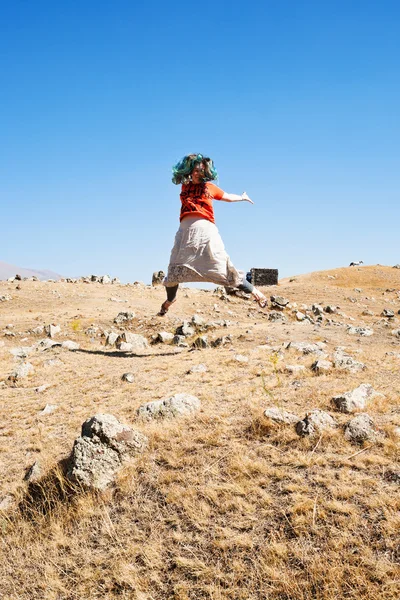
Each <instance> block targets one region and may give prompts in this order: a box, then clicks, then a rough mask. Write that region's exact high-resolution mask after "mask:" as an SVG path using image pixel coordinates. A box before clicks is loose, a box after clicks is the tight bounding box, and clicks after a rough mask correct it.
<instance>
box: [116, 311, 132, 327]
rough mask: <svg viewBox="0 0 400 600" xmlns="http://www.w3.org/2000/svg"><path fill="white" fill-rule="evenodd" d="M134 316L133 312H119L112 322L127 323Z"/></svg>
mask: <svg viewBox="0 0 400 600" xmlns="http://www.w3.org/2000/svg"><path fill="white" fill-rule="evenodd" d="M134 318H135V313H134V312H120V313H118V314H117V316H116V317H115V319H114V323H116V324H117V325H122V323H129V322H130V321H133V320H134Z"/></svg>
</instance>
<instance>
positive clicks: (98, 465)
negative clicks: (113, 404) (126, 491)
mask: <svg viewBox="0 0 400 600" xmlns="http://www.w3.org/2000/svg"><path fill="white" fill-rule="evenodd" d="M147 445H148V439H147V437H146V436H145V435H143V434H142V433H140V432H139V431H135V430H133V429H131V428H130V427H128V425H123V424H122V423H120V422H119V421H118V419H116V418H115V417H114V416H113V415H108V414H97V415H94V416H93V417H91V418H90V419H88V420H87V421H85V422H84V423H83V425H82V433H81V436H80V437H79V438H77V439H76V440H75V443H74V447H73V450H72V454H71V459H70V466H69V469H68V473H67V475H68V477H69V478H70V479H71V480H72V481H74V482H76V483H78V484H80V485H82V486H83V487H85V488H88V489H95V490H104V489H105V488H106V487H107V486H109V485H110V484H111V483H112V482H113V481H114V480H115V476H116V474H117V473H118V471H119V470H120V469H121V468H122V466H123V465H124V464H126V463H127V462H128V461H129V460H131V459H132V458H133V457H134V456H136V455H137V454H138V453H140V452H143V450H144V449H145V448H146V447H147Z"/></svg>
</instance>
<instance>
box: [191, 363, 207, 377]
mask: <svg viewBox="0 0 400 600" xmlns="http://www.w3.org/2000/svg"><path fill="white" fill-rule="evenodd" d="M207 371H208V369H207V367H206V365H203V364H202V363H201V364H200V365H193V367H190V369H189V371H188V372H187V374H188V375H189V374H191V373H206V372H207Z"/></svg>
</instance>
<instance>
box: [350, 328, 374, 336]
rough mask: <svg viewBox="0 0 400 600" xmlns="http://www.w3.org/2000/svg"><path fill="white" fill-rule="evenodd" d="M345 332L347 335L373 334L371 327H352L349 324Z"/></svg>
mask: <svg viewBox="0 0 400 600" xmlns="http://www.w3.org/2000/svg"><path fill="white" fill-rule="evenodd" d="M347 333H348V334H349V335H361V336H363V337H368V336H370V335H373V333H374V330H373V329H368V328H367V327H352V326H349V327H348V328H347Z"/></svg>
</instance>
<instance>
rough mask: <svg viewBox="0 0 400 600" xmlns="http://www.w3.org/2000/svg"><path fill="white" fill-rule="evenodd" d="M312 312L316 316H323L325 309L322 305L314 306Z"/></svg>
mask: <svg viewBox="0 0 400 600" xmlns="http://www.w3.org/2000/svg"><path fill="white" fill-rule="evenodd" d="M312 311H313V313H314V315H322V314H323V313H324V308H323V307H322V306H321V305H320V304H313V305H312Z"/></svg>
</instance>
